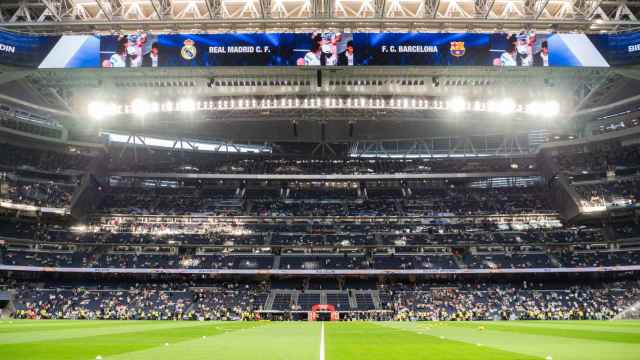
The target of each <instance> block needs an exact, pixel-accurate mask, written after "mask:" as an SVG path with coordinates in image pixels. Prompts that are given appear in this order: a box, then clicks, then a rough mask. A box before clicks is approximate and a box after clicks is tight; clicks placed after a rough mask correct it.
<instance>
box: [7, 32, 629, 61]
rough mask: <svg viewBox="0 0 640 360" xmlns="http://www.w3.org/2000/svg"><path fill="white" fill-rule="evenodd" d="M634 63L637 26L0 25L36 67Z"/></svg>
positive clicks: (10, 57)
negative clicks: (280, 29) (430, 29)
mask: <svg viewBox="0 0 640 360" xmlns="http://www.w3.org/2000/svg"><path fill="white" fill-rule="evenodd" d="M639 63H640V33H625V34H615V35H608V34H592V35H589V34H569V33H567V34H559V33H553V34H547V33H533V32H531V33H524V32H523V33H517V34H514V33H246V34H242V33H233V34H167V35H155V34H151V33H137V34H132V35H125V36H94V35H62V36H29V35H22V34H14V33H9V32H0V64H6V65H15V66H25V67H37V68H47V69H48V68H99V67H102V68H122V67H170V66H387V65H392V66H520V67H538V66H540V67H545V66H551V67H610V66H624V65H631V64H639Z"/></svg>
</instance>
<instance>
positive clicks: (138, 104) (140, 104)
mask: <svg viewBox="0 0 640 360" xmlns="http://www.w3.org/2000/svg"><path fill="white" fill-rule="evenodd" d="M150 110H151V107H150V105H149V102H148V101H146V100H144V99H135V100H133V102H131V113H132V114H134V115H139V116H144V115H145V114H147V113H149V111H150Z"/></svg>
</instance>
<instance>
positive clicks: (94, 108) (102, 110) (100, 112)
mask: <svg viewBox="0 0 640 360" xmlns="http://www.w3.org/2000/svg"><path fill="white" fill-rule="evenodd" d="M115 112H116V106H115V105H114V104H112V103H106V102H103V101H92V102H90V103H89V104H88V105H87V113H88V114H89V116H91V117H93V118H94V119H102V118H105V117H108V116H112V115H114V114H115Z"/></svg>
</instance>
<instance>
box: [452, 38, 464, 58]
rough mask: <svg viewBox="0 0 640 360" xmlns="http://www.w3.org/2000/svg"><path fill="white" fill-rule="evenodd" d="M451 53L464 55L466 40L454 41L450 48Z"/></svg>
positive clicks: (458, 55) (457, 55)
mask: <svg viewBox="0 0 640 360" xmlns="http://www.w3.org/2000/svg"><path fill="white" fill-rule="evenodd" d="M449 51H450V52H451V55H453V56H456V57H460V56H464V53H465V51H466V49H465V48H464V41H452V42H451V48H450V49H449Z"/></svg>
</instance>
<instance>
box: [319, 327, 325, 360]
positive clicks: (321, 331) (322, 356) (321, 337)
mask: <svg viewBox="0 0 640 360" xmlns="http://www.w3.org/2000/svg"><path fill="white" fill-rule="evenodd" d="M320 360H324V321H323V322H322V327H321V328H320Z"/></svg>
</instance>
